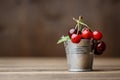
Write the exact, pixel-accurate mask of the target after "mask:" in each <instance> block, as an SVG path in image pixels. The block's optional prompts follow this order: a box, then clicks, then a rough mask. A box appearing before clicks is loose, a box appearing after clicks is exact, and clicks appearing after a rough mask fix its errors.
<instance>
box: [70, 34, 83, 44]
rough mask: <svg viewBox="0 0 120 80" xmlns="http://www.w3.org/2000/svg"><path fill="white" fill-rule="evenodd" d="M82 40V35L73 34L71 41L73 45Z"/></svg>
mask: <svg viewBox="0 0 120 80" xmlns="http://www.w3.org/2000/svg"><path fill="white" fill-rule="evenodd" d="M80 40H81V35H80V34H72V36H71V41H72V42H73V43H79V42H80Z"/></svg>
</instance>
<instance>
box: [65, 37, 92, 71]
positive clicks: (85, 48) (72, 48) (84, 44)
mask: <svg viewBox="0 0 120 80" xmlns="http://www.w3.org/2000/svg"><path fill="white" fill-rule="evenodd" d="M64 47H65V52H66V56H67V63H68V70H69V71H91V70H92V66H93V53H92V52H91V45H90V40H89V39H81V41H80V43H77V44H76V43H72V42H71V40H68V41H66V42H64Z"/></svg>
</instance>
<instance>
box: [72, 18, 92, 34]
mask: <svg viewBox="0 0 120 80" xmlns="http://www.w3.org/2000/svg"><path fill="white" fill-rule="evenodd" d="M73 20H74V21H75V22H77V25H76V26H75V29H76V28H77V27H79V29H81V26H79V25H83V26H86V27H87V28H89V29H90V30H92V29H91V28H90V27H89V26H88V25H87V24H85V23H83V21H82V16H79V20H77V19H75V18H73ZM77 33H78V32H77Z"/></svg>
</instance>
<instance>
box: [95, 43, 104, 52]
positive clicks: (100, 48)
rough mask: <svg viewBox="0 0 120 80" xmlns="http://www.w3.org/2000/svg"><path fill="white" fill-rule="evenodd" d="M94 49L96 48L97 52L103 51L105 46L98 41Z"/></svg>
mask: <svg viewBox="0 0 120 80" xmlns="http://www.w3.org/2000/svg"><path fill="white" fill-rule="evenodd" d="M96 48H97V50H98V51H105V49H106V45H105V43H104V42H103V41H100V42H99V43H98V44H97V46H96Z"/></svg>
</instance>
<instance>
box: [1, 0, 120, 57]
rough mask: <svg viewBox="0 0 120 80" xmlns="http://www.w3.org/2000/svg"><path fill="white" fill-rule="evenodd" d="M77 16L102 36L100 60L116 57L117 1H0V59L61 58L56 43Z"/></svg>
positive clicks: (119, 5)
mask: <svg viewBox="0 0 120 80" xmlns="http://www.w3.org/2000/svg"><path fill="white" fill-rule="evenodd" d="M79 15H82V16H83V19H84V21H85V22H86V23H87V24H88V25H89V26H91V27H96V28H97V29H99V30H101V32H102V33H103V34H104V37H103V41H105V42H106V44H107V50H106V51H105V52H104V54H103V55H102V56H105V57H120V42H119V41H120V0H0V56H1V57H2V56H18V57H22V56H28V57H29V56H36V57H38V56H40V57H42V56H44V57H48V56H50V57H54V56H57V57H61V56H65V52H64V47H63V44H60V45H57V44H56V42H57V40H58V39H59V38H60V37H61V36H62V35H67V31H68V29H69V28H70V27H74V25H75V22H74V21H73V20H72V17H75V18H78V16H79Z"/></svg>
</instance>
